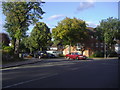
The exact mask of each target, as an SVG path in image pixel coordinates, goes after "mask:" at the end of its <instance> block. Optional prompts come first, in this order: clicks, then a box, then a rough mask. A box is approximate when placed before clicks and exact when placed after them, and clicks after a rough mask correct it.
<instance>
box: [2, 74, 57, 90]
mask: <svg viewBox="0 0 120 90" xmlns="http://www.w3.org/2000/svg"><path fill="white" fill-rule="evenodd" d="M55 75H58V73H55V74H51V75H47V76H45V77H41V78H37V79H32V80H28V81H23V82H19V83H16V84H12V85H9V86H5V87H3V88H10V87H14V86H17V85H21V84H25V83H29V82H32V81H36V80H40V79H44V78H48V77H51V76H55Z"/></svg>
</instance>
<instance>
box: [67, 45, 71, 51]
mask: <svg viewBox="0 0 120 90" xmlns="http://www.w3.org/2000/svg"><path fill="white" fill-rule="evenodd" d="M68 52H69V53H71V43H70V45H69V51H68Z"/></svg>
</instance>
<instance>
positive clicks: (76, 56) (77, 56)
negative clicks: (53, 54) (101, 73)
mask: <svg viewBox="0 0 120 90" xmlns="http://www.w3.org/2000/svg"><path fill="white" fill-rule="evenodd" d="M65 57H66V58H67V59H68V60H69V59H77V60H79V59H84V60H85V59H87V57H86V56H85V55H82V54H80V53H78V52H72V53H69V54H66V55H65Z"/></svg>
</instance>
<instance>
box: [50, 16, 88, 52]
mask: <svg viewBox="0 0 120 90" xmlns="http://www.w3.org/2000/svg"><path fill="white" fill-rule="evenodd" d="M52 34H53V38H54V40H55V42H62V43H63V44H64V45H69V52H71V50H70V47H71V45H75V44H76V43H78V42H81V43H82V42H83V41H84V39H85V38H86V36H87V33H86V23H85V21H83V20H80V19H77V18H73V19H71V18H68V17H66V18H65V19H64V20H62V21H61V22H59V23H58V25H57V26H56V27H55V28H53V29H52Z"/></svg>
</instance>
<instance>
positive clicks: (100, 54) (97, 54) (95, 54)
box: [91, 51, 104, 57]
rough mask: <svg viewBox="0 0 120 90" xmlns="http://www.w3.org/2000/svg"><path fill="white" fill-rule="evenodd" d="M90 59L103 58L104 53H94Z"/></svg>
mask: <svg viewBox="0 0 120 90" xmlns="http://www.w3.org/2000/svg"><path fill="white" fill-rule="evenodd" d="M91 57H104V53H103V52H99V51H96V52H95V53H94V54H93V55H92V56H91Z"/></svg>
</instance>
